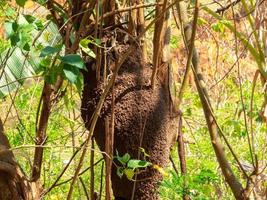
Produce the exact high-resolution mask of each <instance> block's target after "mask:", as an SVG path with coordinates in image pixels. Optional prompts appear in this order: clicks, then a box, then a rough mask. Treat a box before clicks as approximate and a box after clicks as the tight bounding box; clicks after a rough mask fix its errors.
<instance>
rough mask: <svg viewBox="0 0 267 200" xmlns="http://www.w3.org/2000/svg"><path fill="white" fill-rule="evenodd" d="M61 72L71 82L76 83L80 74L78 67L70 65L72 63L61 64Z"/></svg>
mask: <svg viewBox="0 0 267 200" xmlns="http://www.w3.org/2000/svg"><path fill="white" fill-rule="evenodd" d="M63 72H64V74H65V76H66V78H67V79H68V80H69V81H70V82H71V83H76V82H77V78H78V76H79V74H80V71H79V69H78V68H76V67H74V66H72V65H68V64H66V65H64V66H63Z"/></svg>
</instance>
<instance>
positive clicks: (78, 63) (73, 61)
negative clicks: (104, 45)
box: [60, 54, 84, 69]
mask: <svg viewBox="0 0 267 200" xmlns="http://www.w3.org/2000/svg"><path fill="white" fill-rule="evenodd" d="M60 60H61V62H62V63H64V64H68V65H71V66H74V67H77V68H79V69H84V62H83V59H82V58H81V56H79V55H77V54H69V55H66V56H63V57H60Z"/></svg>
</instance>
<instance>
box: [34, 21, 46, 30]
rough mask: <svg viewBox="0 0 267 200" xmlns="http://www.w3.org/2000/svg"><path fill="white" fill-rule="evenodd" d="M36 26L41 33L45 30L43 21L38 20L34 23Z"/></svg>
mask: <svg viewBox="0 0 267 200" xmlns="http://www.w3.org/2000/svg"><path fill="white" fill-rule="evenodd" d="M34 26H35V28H36V29H37V30H38V31H40V30H43V29H44V25H43V22H42V21H41V20H36V21H35V22H34Z"/></svg>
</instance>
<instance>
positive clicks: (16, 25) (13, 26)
mask: <svg viewBox="0 0 267 200" xmlns="http://www.w3.org/2000/svg"><path fill="white" fill-rule="evenodd" d="M18 28H19V25H18V23H17V22H16V21H15V22H13V23H12V30H13V32H16V31H17V30H18Z"/></svg>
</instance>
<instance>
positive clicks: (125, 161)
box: [114, 151, 152, 180]
mask: <svg viewBox="0 0 267 200" xmlns="http://www.w3.org/2000/svg"><path fill="white" fill-rule="evenodd" d="M143 152H144V155H145V157H147V156H148V155H147V154H146V153H145V151H143ZM114 159H115V160H117V161H118V162H119V163H120V164H121V166H117V175H118V176H119V177H120V178H122V176H123V175H125V176H126V177H127V179H129V180H133V177H134V175H135V174H136V172H137V170H138V169H141V168H146V167H148V166H151V165H152V163H150V162H148V161H145V160H138V159H131V156H130V154H128V153H126V154H124V155H123V156H120V155H119V153H118V151H116V156H114Z"/></svg>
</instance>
